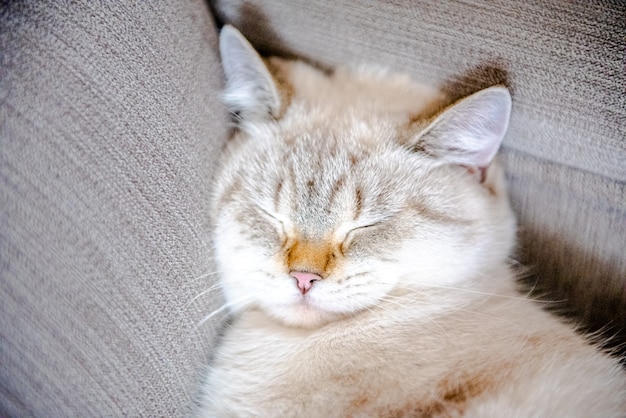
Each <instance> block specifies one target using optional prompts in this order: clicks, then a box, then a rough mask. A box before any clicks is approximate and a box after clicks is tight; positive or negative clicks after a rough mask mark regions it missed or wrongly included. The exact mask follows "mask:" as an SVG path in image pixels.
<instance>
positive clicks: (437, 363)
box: [196, 27, 626, 417]
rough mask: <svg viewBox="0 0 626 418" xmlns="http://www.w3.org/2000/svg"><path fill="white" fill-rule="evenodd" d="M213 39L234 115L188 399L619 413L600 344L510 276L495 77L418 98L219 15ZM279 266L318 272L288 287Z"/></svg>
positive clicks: (406, 86) (278, 412)
mask: <svg viewBox="0 0 626 418" xmlns="http://www.w3.org/2000/svg"><path fill="white" fill-rule="evenodd" d="M221 49H222V51H221V52H222V56H223V60H224V67H225V72H226V76H227V90H226V91H227V93H226V96H225V102H226V104H227V106H228V107H229V108H230V109H231V111H232V112H233V113H235V114H237V115H238V117H239V121H238V122H239V124H238V127H237V128H238V129H237V132H236V133H235V135H234V136H233V138H232V139H231V141H230V142H229V144H228V147H227V149H226V151H225V154H224V157H223V164H222V167H221V169H220V171H219V173H218V175H217V184H216V192H215V197H214V200H213V202H212V212H213V219H214V227H215V246H216V256H217V260H218V263H219V267H220V272H221V288H222V289H223V291H224V294H225V296H226V299H227V301H228V302H227V303H228V306H229V307H230V309H231V310H232V312H233V320H232V323H231V324H230V326H229V327H228V328H227V330H226V331H225V335H224V337H223V340H222V342H221V345H220V346H219V348H218V349H217V352H216V353H215V356H214V358H213V361H212V363H211V364H210V366H209V369H208V372H207V379H206V382H205V383H204V385H203V387H202V395H201V398H200V401H199V407H198V409H197V411H196V414H197V415H198V416H206V417H230V416H232V417H248V416H250V417H253V416H255V417H401V416H402V417H404V416H407V417H414V416H436V417H457V416H465V417H623V416H626V377H625V374H624V371H623V370H622V369H621V368H620V367H619V365H618V363H617V361H616V360H614V359H612V358H610V357H609V356H607V355H605V354H603V353H601V352H600V351H598V350H597V349H596V348H594V347H593V346H592V345H591V344H589V343H588V341H587V340H585V339H584V338H583V337H581V336H580V335H578V334H577V333H576V332H575V331H574V330H573V329H572V327H571V326H569V325H565V324H564V323H562V322H561V321H560V320H559V319H557V318H554V317H553V316H551V315H550V314H548V313H546V312H545V311H544V310H542V309H541V307H540V306H538V305H537V304H536V303H535V302H533V301H531V300H529V299H527V298H526V297H524V296H523V295H520V294H518V293H517V292H516V290H515V280H514V274H513V273H512V271H511V268H510V267H509V265H508V262H507V257H508V255H509V254H510V252H511V250H512V248H513V246H514V239H515V220H514V217H513V214H512V212H511V210H510V208H509V204H508V200H507V197H506V190H505V185H504V180H503V174H502V172H501V169H500V168H499V166H498V164H497V163H496V162H494V161H493V158H494V155H495V153H496V151H497V149H498V147H499V145H500V142H501V140H502V137H503V136H504V134H505V131H506V127H507V124H508V118H509V113H510V108H511V100H510V96H509V94H508V92H507V90H506V89H505V88H503V87H492V88H490V89H487V90H484V91H482V92H479V93H476V94H475V95H472V96H470V97H468V98H466V99H464V100H462V101H460V102H458V103H456V104H454V105H453V106H451V107H449V108H447V109H445V110H443V111H442V112H439V113H437V112H433V109H434V108H435V107H436V106H437V104H438V103H440V101H441V97H440V95H439V93H438V92H437V91H436V90H434V89H430V88H426V87H423V86H419V85H417V84H415V83H413V82H411V81H410V80H409V79H408V78H406V77H402V76H392V75H388V74H385V73H384V72H381V71H377V72H374V71H364V70H358V71H348V70H336V71H334V72H333V73H332V74H330V75H329V74H325V73H323V72H321V71H319V70H317V69H315V68H312V67H311V66H309V65H306V64H304V63H302V62H297V61H284V60H280V59H277V58H272V59H270V60H269V61H267V63H266V64H267V66H268V67H266V66H265V64H264V63H263V61H262V60H261V58H260V57H259V56H258V55H257V54H256V52H255V51H254V50H253V49H252V47H251V46H250V45H249V44H248V43H247V41H246V40H245V39H244V38H243V37H242V36H241V34H239V32H237V31H236V30H235V29H234V28H232V27H225V28H224V29H223V31H222V35H221ZM268 68H269V69H271V73H272V75H270V72H269V71H268ZM432 115H435V116H432ZM294 271H296V272H307V273H310V274H316V275H317V276H315V277H319V280H316V281H315V282H311V288H310V290H308V291H307V292H306V293H304V294H303V292H302V291H301V290H300V289H299V288H298V285H297V280H296V279H295V278H294V277H295V276H294V277H292V275H293V272H294Z"/></svg>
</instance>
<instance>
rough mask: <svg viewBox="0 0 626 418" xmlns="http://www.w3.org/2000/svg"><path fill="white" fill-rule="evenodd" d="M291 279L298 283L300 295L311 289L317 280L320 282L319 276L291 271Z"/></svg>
mask: <svg viewBox="0 0 626 418" xmlns="http://www.w3.org/2000/svg"><path fill="white" fill-rule="evenodd" d="M289 275H290V276H291V277H293V278H294V279H296V281H297V282H298V289H300V293H302V294H303V295H304V294H305V293H306V292H308V291H309V289H311V287H313V282H314V281H317V280H322V278H321V277H320V276H318V275H317V274H313V273H306V272H304V271H292V272H290V273H289Z"/></svg>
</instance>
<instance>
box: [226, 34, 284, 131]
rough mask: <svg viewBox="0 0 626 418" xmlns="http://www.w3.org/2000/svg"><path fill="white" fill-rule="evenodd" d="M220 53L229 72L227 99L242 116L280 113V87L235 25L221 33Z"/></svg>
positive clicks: (250, 117) (261, 117) (231, 108)
mask: <svg viewBox="0 0 626 418" xmlns="http://www.w3.org/2000/svg"><path fill="white" fill-rule="evenodd" d="M220 54H221V56H222V66H223V67H224V75H225V76H226V91H225V92H224V97H223V100H224V103H225V105H226V107H227V108H228V110H229V111H231V112H232V113H233V114H236V115H238V117H239V119H241V120H264V119H267V118H269V117H270V116H277V115H278V113H279V112H280V108H281V103H280V95H279V94H278V89H277V88H276V84H275V83H274V79H273V78H272V76H271V74H270V72H269V71H268V69H267V67H266V66H265V63H264V62H263V60H262V59H261V56H260V55H259V54H258V53H257V52H256V50H255V49H254V48H253V47H252V45H250V43H249V42H248V40H247V39H246V38H244V36H243V35H242V34H241V33H240V32H239V31H238V30H237V29H235V28H234V27H233V26H230V25H225V26H224V27H223V28H222V31H221V33H220Z"/></svg>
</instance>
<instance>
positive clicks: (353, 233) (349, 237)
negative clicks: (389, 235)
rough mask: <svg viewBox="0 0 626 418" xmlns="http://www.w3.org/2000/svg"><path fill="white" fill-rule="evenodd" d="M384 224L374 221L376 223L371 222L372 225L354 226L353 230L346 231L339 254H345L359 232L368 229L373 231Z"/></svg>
mask: <svg viewBox="0 0 626 418" xmlns="http://www.w3.org/2000/svg"><path fill="white" fill-rule="evenodd" d="M383 224H384V221H383V220H381V221H376V222H372V223H368V224H365V225H359V226H356V227H354V228H352V229H351V230H349V231H348V233H347V234H346V237H345V238H344V240H343V242H342V243H341V245H340V247H339V250H340V251H341V254H344V255H345V253H346V251H347V250H348V247H349V246H350V244H351V243H352V241H353V240H354V238H355V237H356V236H357V235H358V234H359V233H361V232H365V231H367V230H370V229H374V228H376V227H379V226H381V225H383Z"/></svg>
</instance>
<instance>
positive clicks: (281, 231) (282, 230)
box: [255, 205, 289, 247]
mask: <svg viewBox="0 0 626 418" xmlns="http://www.w3.org/2000/svg"><path fill="white" fill-rule="evenodd" d="M255 206H256V208H257V209H258V210H259V212H260V213H261V216H262V217H264V218H265V219H267V220H268V221H269V222H270V223H271V224H272V225H274V226H275V227H276V230H277V231H278V235H279V236H280V241H281V247H285V246H286V245H287V244H288V241H289V237H288V235H287V228H286V227H285V223H284V222H283V221H282V220H281V219H279V218H278V217H277V216H276V215H274V214H272V213H271V212H269V211H267V210H265V209H263V208H262V207H261V206H259V205H255Z"/></svg>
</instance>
